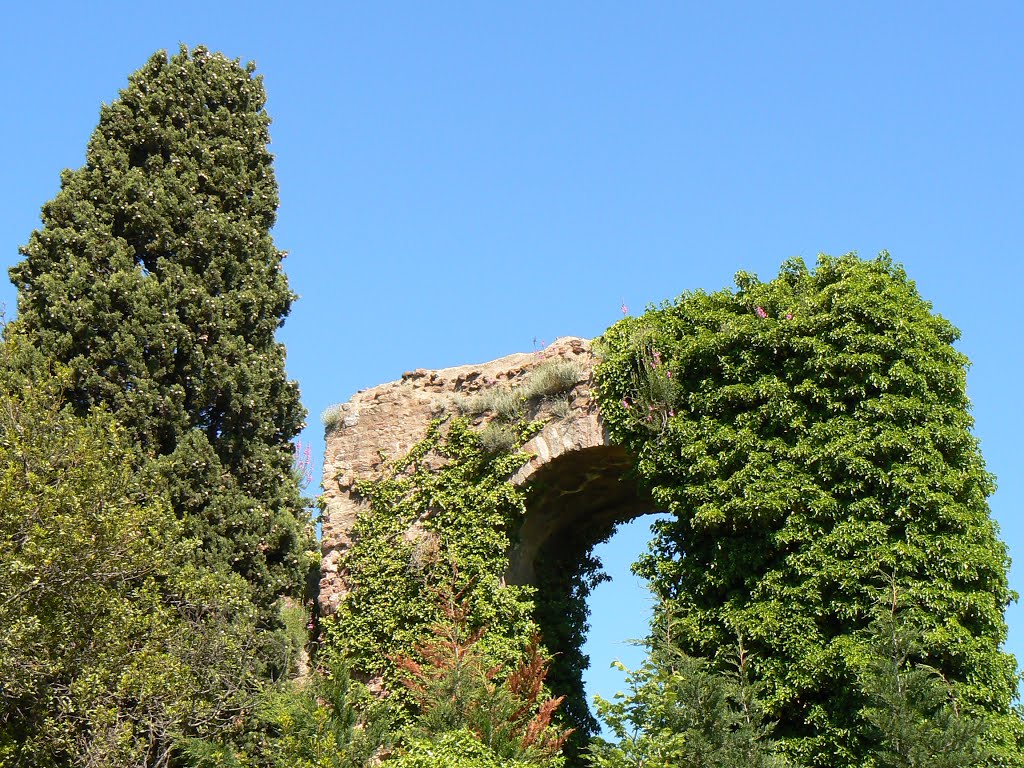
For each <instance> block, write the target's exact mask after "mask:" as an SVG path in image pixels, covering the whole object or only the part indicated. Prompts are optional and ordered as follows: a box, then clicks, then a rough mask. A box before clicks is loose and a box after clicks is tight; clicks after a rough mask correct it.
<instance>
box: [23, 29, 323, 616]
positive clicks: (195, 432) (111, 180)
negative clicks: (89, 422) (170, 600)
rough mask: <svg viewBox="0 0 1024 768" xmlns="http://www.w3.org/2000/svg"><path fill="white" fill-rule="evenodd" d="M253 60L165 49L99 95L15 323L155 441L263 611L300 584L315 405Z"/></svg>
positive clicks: (212, 559)
mask: <svg viewBox="0 0 1024 768" xmlns="http://www.w3.org/2000/svg"><path fill="white" fill-rule="evenodd" d="M253 71H254V69H253V66H252V65H251V64H250V65H248V66H247V67H243V66H241V65H240V64H239V63H238V62H237V61H231V60H229V59H227V58H225V57H224V56H222V55H221V54H217V53H210V52H209V51H207V50H206V49H205V48H201V47H199V48H195V49H194V50H191V51H189V50H187V49H186V48H184V47H182V49H181V50H180V52H179V53H177V54H176V55H173V56H171V57H170V58H168V57H167V55H166V54H164V53H163V52H161V53H157V54H156V55H154V56H153V57H152V58H151V59H150V60H149V61H148V62H147V63H146V65H145V66H144V67H143V68H142V69H140V70H139V71H138V72H136V73H135V74H133V75H132V76H131V77H130V78H129V81H128V86H127V87H126V88H125V89H124V90H123V91H121V93H120V96H119V98H118V99H116V100H115V101H114V102H113V103H112V104H109V105H106V106H104V107H102V109H101V110H100V119H99V125H98V126H97V128H96V130H95V132H94V133H93V136H92V138H91V139H90V141H89V144H88V148H87V150H86V160H85V165H84V166H83V167H81V168H79V169H77V170H73V171H72V170H68V171H64V172H63V174H62V175H61V189H60V192H59V193H58V194H57V196H56V197H55V198H54V199H53V200H51V201H50V202H48V203H47V204H46V205H45V206H44V207H43V211H42V227H41V228H40V229H38V230H36V231H35V232H33V233H32V235H31V237H30V239H29V242H28V244H27V245H26V246H24V247H23V248H22V249H21V254H22V255H23V256H24V260H23V261H21V262H20V263H19V264H18V265H16V266H15V267H13V268H12V269H11V270H10V275H11V279H12V281H13V282H14V284H15V285H16V286H17V288H18V291H19V294H18V320H17V325H18V326H20V328H21V330H22V331H23V332H24V333H26V334H27V335H28V336H29V338H30V339H31V341H32V343H33V344H35V345H37V346H38V347H39V349H41V350H42V351H43V352H44V353H45V354H46V355H47V356H48V357H50V358H51V359H53V360H57V361H60V362H62V363H65V364H67V365H68V366H69V367H70V369H71V371H72V378H71V385H70V387H69V392H68V397H69V401H70V403H71V404H72V405H73V406H74V408H75V409H76V411H77V412H78V413H79V414H80V415H82V414H85V413H87V412H88V411H89V410H90V409H93V408H95V407H97V406H102V407H106V408H108V409H110V411H111V412H112V413H113V414H114V415H115V416H116V418H117V420H118V421H119V422H120V423H121V424H123V425H124V427H125V428H126V430H127V433H128V435H129V437H130V439H131V440H132V441H133V442H134V444H135V445H136V446H137V451H138V456H139V457H140V459H141V458H143V457H156V458H157V461H156V465H157V467H158V469H159V471H160V472H162V473H163V475H164V476H165V477H166V478H167V481H168V485H169V493H170V498H171V502H172V504H173V507H174V510H175V512H176V513H177V514H178V516H179V518H180V519H181V520H183V521H184V523H185V525H186V531H187V533H188V534H189V535H190V536H195V537H198V538H199V539H200V540H201V542H202V547H201V549H200V550H198V553H197V556H198V557H199V558H200V560H201V562H202V563H203V564H204V565H213V566H218V567H228V568H230V569H232V570H234V571H235V572H236V573H238V574H240V575H242V576H243V577H244V578H245V579H246V580H247V581H248V582H249V583H250V584H251V585H252V587H253V589H254V590H255V594H256V597H257V603H258V605H259V606H260V607H261V610H262V611H263V616H264V620H266V619H268V618H269V617H271V616H272V615H273V612H272V611H271V605H272V604H273V602H274V600H275V599H276V598H277V597H278V596H279V595H281V594H283V593H290V594H296V593H298V592H300V591H301V588H302V585H303V564H302V559H303V558H302V552H303V550H304V549H306V548H308V540H307V534H306V533H305V527H304V523H305V521H306V516H305V513H304V510H303V507H304V501H303V499H302V498H301V495H300V493H299V490H298V488H297V485H296V482H295V478H294V476H293V473H292V471H291V467H292V446H291V442H292V440H293V438H294V437H295V435H296V434H297V433H298V431H299V429H300V428H301V423H302V419H303V416H304V412H303V409H302V406H301V404H300V402H299V395H298V389H297V386H296V384H295V383H294V382H291V381H288V379H287V378H286V375H285V370H284V357H285V353H284V348H283V346H282V345H281V344H279V343H277V342H276V341H275V339H274V334H275V331H276V329H277V328H278V327H279V326H280V325H281V324H282V322H283V321H284V318H285V316H286V315H287V314H288V311H289V307H290V304H291V302H292V300H293V298H294V296H293V294H292V293H291V291H290V290H289V288H288V282H287V279H286V277H285V275H284V273H283V272H282V270H281V260H282V258H283V256H284V254H283V253H282V252H281V251H278V250H277V249H276V248H275V246H274V243H273V240H272V239H271V236H270V228H271V226H272V225H273V223H274V219H275V215H276V209H277V204H278V199H277V184H276V181H275V178H274V173H273V169H272V166H271V160H272V158H271V155H270V153H269V152H268V151H267V142H268V140H269V134H268V125H269V122H270V120H269V118H268V117H267V114H266V111H265V109H264V101H265V95H264V90H263V85H262V82H261V80H260V78H259V77H256V76H254V74H253Z"/></svg>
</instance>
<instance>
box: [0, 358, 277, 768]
mask: <svg viewBox="0 0 1024 768" xmlns="http://www.w3.org/2000/svg"><path fill="white" fill-rule="evenodd" d="M70 375H71V374H70V372H69V371H67V370H66V369H63V368H57V369H56V372H55V373H53V372H51V369H50V367H49V366H48V365H45V364H44V363H42V362H41V360H40V359H39V357H38V355H36V354H34V353H33V352H32V351H31V350H30V349H29V348H28V347H27V346H25V345H24V344H23V343H22V341H21V340H20V339H17V338H11V339H9V340H8V341H7V342H6V343H3V344H0V543H2V546H0V627H3V631H2V632H0V764H2V765H4V766H11V767H12V768H14V767H16V766H25V768H30V767H34V766H42V765H46V766H54V767H58V766H128V765H152V766H162V765H166V764H167V761H168V760H169V759H170V756H171V752H172V748H173V743H174V740H175V738H177V737H178V736H180V735H182V734H200V733H204V732H207V731H210V730H217V729H219V728H223V727H225V726H226V725H227V724H228V723H230V722H231V721H233V720H234V719H235V718H237V717H238V716H239V715H240V713H241V712H242V711H243V710H244V707H245V705H246V703H247V701H248V698H249V692H250V691H252V690H253V689H254V686H255V684H256V681H257V678H258V675H259V673H260V670H261V667H260V665H259V663H258V662H257V661H256V657H257V656H259V655H260V654H259V653H258V652H257V651H258V650H259V649H258V648H256V647H255V646H254V643H255V638H254V629H255V622H256V609H255V607H254V606H253V605H252V603H251V602H249V600H248V597H247V594H248V589H247V587H246V584H245V582H244V581H242V580H241V579H240V578H239V577H237V576H230V575H217V574H214V573H210V572H206V571H204V570H202V569H200V568H197V567H195V566H194V565H193V564H192V561H193V551H194V548H195V546H196V543H197V542H195V541H194V540H189V539H186V538H184V537H183V535H182V526H181V523H180V521H178V519H177V518H176V516H175V515H174V514H173V512H172V511H171V509H170V506H169V504H168V503H167V500H166V495H165V491H164V489H163V487H162V485H163V484H162V482H161V481H160V478H158V477H152V476H147V475H145V474H140V473H138V472H137V471H136V468H135V455H134V451H133V450H132V448H131V445H130V442H128V441H127V440H126V438H125V434H124V431H123V429H122V428H121V427H120V426H119V425H117V424H116V422H115V421H114V419H113V418H111V416H110V415H109V414H107V413H104V412H102V411H99V410H94V411H92V412H90V413H89V414H88V415H87V416H86V417H84V418H82V417H78V416H76V415H74V414H73V413H72V412H71V410H70V409H69V408H67V407H65V403H64V401H63V399H62V398H63V394H62V393H63V391H64V390H65V389H66V387H67V386H68V384H69V377H70Z"/></svg>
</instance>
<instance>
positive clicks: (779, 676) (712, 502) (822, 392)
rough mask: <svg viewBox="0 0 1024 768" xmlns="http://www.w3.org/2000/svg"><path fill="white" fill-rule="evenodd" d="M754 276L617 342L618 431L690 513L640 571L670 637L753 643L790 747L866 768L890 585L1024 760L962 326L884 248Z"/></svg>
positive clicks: (779, 731)
mask: <svg viewBox="0 0 1024 768" xmlns="http://www.w3.org/2000/svg"><path fill="white" fill-rule="evenodd" d="M736 282H737V289H736V290H735V291H732V290H723V291H719V292H716V293H703V292H694V293H688V294H684V295H683V296H681V297H680V298H679V299H678V300H677V301H675V302H674V303H672V304H667V305H664V306H663V307H661V308H658V309H655V310H652V311H650V312H648V313H646V314H645V315H643V316H641V317H636V318H625V319H624V320H622V321H620V322H619V323H617V324H616V325H615V326H613V327H612V328H610V329H609V330H608V332H607V333H606V334H605V336H604V337H603V339H602V342H603V343H602V352H603V355H604V358H603V362H602V364H601V365H600V366H599V368H598V372H597V388H598V391H599V393H600V401H601V409H602V414H603V416H604V419H605V421H606V423H607V424H608V427H609V429H610V432H611V434H612V437H613V439H615V440H616V441H618V442H620V443H622V444H624V445H626V446H627V447H628V448H629V450H630V451H631V453H632V454H633V455H634V456H635V457H636V473H637V475H638V476H639V478H640V479H641V481H642V482H643V483H644V484H645V485H647V487H648V488H649V490H650V493H651V495H652V497H653V499H654V503H655V505H656V508H658V509H663V510H666V511H669V512H671V513H672V519H669V520H666V521H663V522H659V523H657V524H656V537H655V540H654V542H653V543H652V551H651V553H650V554H649V555H647V556H645V557H644V558H642V559H641V561H640V563H639V564H638V569H639V572H640V573H641V574H642V575H643V576H645V577H646V578H648V579H649V581H650V583H651V585H652V587H653V589H654V590H655V591H656V593H657V594H658V595H659V596H660V597H661V598H662V599H663V601H664V605H665V606H668V607H669V608H670V609H671V611H672V613H673V615H674V617H675V618H676V620H677V622H676V623H677V627H678V631H677V633H676V636H675V637H674V639H673V642H674V643H676V644H677V645H678V647H679V648H680V649H682V650H683V651H685V652H687V653H688V654H690V655H693V656H696V657H699V658H704V659H709V660H715V661H716V663H718V664H719V666H720V665H721V663H722V662H724V658H723V653H724V652H725V651H724V649H727V648H728V647H729V645H730V639H731V638H732V637H735V636H736V634H737V633H740V634H742V636H743V638H744V642H745V643H746V644H747V646H748V648H749V649H750V651H751V652H752V654H753V656H752V659H753V660H752V662H751V664H752V673H753V676H754V677H755V678H756V679H758V680H762V681H764V683H765V686H766V687H765V692H764V698H765V704H766V706H767V708H768V711H769V713H770V714H771V716H772V717H773V718H776V719H778V721H779V723H778V727H777V728H776V731H775V733H776V735H777V736H778V737H779V738H780V740H782V742H783V746H784V749H785V751H786V752H787V754H789V755H790V756H793V757H797V758H799V759H801V760H803V761H804V762H806V763H810V764H819V765H839V766H843V767H844V768H846V767H847V766H850V767H853V766H858V767H859V766H863V767H864V768H867V767H868V766H873V764H874V763H873V761H874V759H875V758H874V756H873V750H874V727H873V726H872V725H871V724H870V722H869V719H868V717H867V715H868V712H867V711H866V710H865V708H866V707H867V703H866V700H865V698H864V694H863V692H862V691H861V690H860V687H859V685H858V671H859V660H860V653H861V651H860V650H859V649H860V642H859V640H860V638H861V637H862V634H863V632H864V631H866V629H867V628H868V626H869V625H870V624H871V622H872V620H873V618H874V615H875V604H876V598H877V593H878V590H879V589H880V588H883V587H885V586H886V585H888V584H890V583H892V584H894V585H895V587H896V588H897V589H898V591H899V594H900V595H901V596H902V598H903V599H904V600H905V606H906V608H905V613H906V619H907V620H908V621H909V622H910V623H911V625H913V626H915V627H918V628H920V630H921V632H922V647H923V648H924V651H923V653H922V656H921V658H920V659H918V661H919V662H920V663H923V664H927V665H929V666H931V667H933V668H934V669H936V670H938V672H939V673H941V675H942V676H943V678H944V679H945V680H947V681H948V682H949V684H950V686H952V690H953V691H954V692H955V696H956V699H957V701H959V702H962V706H963V707H964V708H965V711H969V712H972V713H975V714H977V715H978V716H982V717H983V718H984V719H985V720H986V721H987V723H988V740H989V742H990V745H991V747H992V754H993V756H992V757H991V758H990V764H993V765H1020V764H1022V763H1024V755H1022V753H1021V751H1020V750H1021V748H1020V744H1021V743H1022V742H1021V740H1020V739H1021V735H1022V728H1021V725H1022V723H1021V719H1020V717H1019V716H1018V715H1017V713H1016V712H1015V711H1014V710H1013V708H1012V701H1013V699H1014V697H1015V695H1016V691H1017V673H1016V668H1015V661H1014V659H1013V657H1012V656H1010V655H1009V654H1007V653H1005V652H1004V651H1003V650H1002V649H1001V644H1002V643H1003V641H1004V640H1005V638H1006V623H1005V620H1004V611H1005V609H1006V606H1007V605H1008V603H1009V602H1010V600H1011V599H1013V593H1012V592H1011V590H1010V589H1009V586H1008V581H1007V566H1008V560H1007V555H1006V547H1005V546H1004V545H1003V543H1002V542H1001V541H1000V540H999V538H998V532H997V530H996V526H995V524H994V522H993V521H992V519H991V517H990V515H989V509H988V504H987V501H986V497H987V496H988V495H989V494H990V493H991V492H992V490H993V487H994V485H993V480H992V477H991V476H990V475H989V474H988V473H987V472H986V471H985V465H984V462H983V460H982V457H981V454H980V451H979V448H978V442H977V440H976V438H975V437H974V435H973V434H972V432H971V428H972V426H973V422H972V419H971V415H970V402H969V400H968V398H967V392H966V367H967V359H966V358H965V357H964V356H963V355H962V354H961V353H960V352H958V351H957V350H956V349H955V348H954V347H953V342H954V341H955V340H956V339H957V337H958V332H957V330H956V329H955V328H954V327H953V326H952V325H951V324H950V323H949V322H948V321H946V320H945V319H943V318H942V317H940V316H938V315H935V314H933V312H932V311H931V306H930V305H929V304H928V303H927V302H926V301H924V300H923V299H922V298H921V296H920V295H919V294H918V292H917V290H916V288H915V286H914V284H913V283H912V282H911V281H910V280H909V279H908V278H907V275H906V274H905V272H904V271H903V270H902V269H901V268H900V267H898V266H897V265H895V264H893V263H892V261H891V260H890V259H889V258H888V256H887V255H883V256H881V257H879V258H878V259H875V260H871V261H863V260H860V259H858V258H856V257H854V256H852V255H848V256H843V257H838V258H833V257H827V256H823V257H821V258H820V260H819V263H818V266H817V269H816V270H815V271H813V272H812V271H810V270H808V269H807V268H806V266H805V265H804V264H803V262H802V261H800V260H793V261H790V262H787V263H786V264H785V265H783V268H782V270H781V271H780V273H779V276H778V277H777V278H776V279H774V280H772V281H770V282H761V281H759V280H757V278H756V277H754V276H752V275H749V274H744V273H740V274H739V275H737V279H736Z"/></svg>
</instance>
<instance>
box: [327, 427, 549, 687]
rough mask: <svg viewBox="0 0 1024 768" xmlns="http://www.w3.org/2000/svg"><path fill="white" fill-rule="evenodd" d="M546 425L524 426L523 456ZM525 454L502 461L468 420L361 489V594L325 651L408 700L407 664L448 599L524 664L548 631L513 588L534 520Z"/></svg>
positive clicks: (355, 567)
mask: <svg viewBox="0 0 1024 768" xmlns="http://www.w3.org/2000/svg"><path fill="white" fill-rule="evenodd" d="M535 429H536V427H535V426H532V425H527V426H524V427H521V428H520V429H519V431H518V434H517V438H518V439H517V442H516V448H518V447H519V446H521V445H522V443H523V441H524V440H525V439H528V437H529V436H530V434H531V433H532V431H535ZM525 460H526V456H525V455H524V454H522V453H520V452H518V451H517V450H511V451H502V452H498V453H494V452H491V451H488V450H486V449H485V448H484V446H483V444H482V442H481V439H480V436H479V433H478V432H476V431H474V430H473V429H472V428H471V427H470V425H469V422H468V421H467V420H465V419H462V418H455V419H451V420H438V421H435V422H433V423H432V424H431V425H430V428H429V430H428V433H427V435H426V437H424V439H423V440H421V441H420V442H419V443H418V444H417V445H416V446H415V447H414V448H413V449H412V450H411V451H410V452H409V454H407V455H406V456H404V457H401V458H399V459H397V460H395V461H393V462H392V463H390V465H389V466H388V467H387V470H386V472H385V473H384V474H383V476H382V477H381V478H380V479H378V480H375V481H366V482H364V483H363V484H362V485H361V486H360V487H359V491H360V493H362V494H363V495H364V496H365V498H366V500H367V502H368V511H367V512H366V513H365V514H362V515H361V516H360V518H359V520H358V522H357V523H356V525H355V527H354V529H353V531H352V537H353V545H352V548H351V549H350V550H349V551H348V553H347V554H346V557H345V560H344V567H345V569H346V580H347V581H348V583H349V584H350V585H352V587H353V589H352V591H351V592H349V593H348V594H347V595H346V597H345V598H344V599H343V600H342V602H341V604H340V605H339V607H338V610H337V612H336V614H335V616H334V617H333V618H332V620H330V621H329V622H327V623H326V626H325V634H326V638H325V639H326V648H327V649H328V652H329V653H340V654H342V655H344V656H345V657H346V659H347V661H348V662H349V663H350V664H352V665H353V666H354V667H355V668H356V669H358V670H360V671H362V672H364V673H366V674H368V675H371V676H376V677H380V678H381V679H382V681H383V684H384V687H385V688H386V689H387V690H388V691H389V692H391V694H392V696H394V697H396V698H397V699H398V700H401V699H402V695H401V686H400V685H398V684H397V683H398V676H397V674H396V670H395V664H394V661H393V660H394V659H395V658H396V656H398V655H410V654H412V652H413V646H414V645H415V643H416V642H417V641H418V640H422V639H423V638H424V636H425V635H426V634H427V632H428V628H429V626H430V625H431V624H433V623H435V622H437V621H438V620H440V619H441V618H442V616H441V613H440V608H441V605H440V603H439V601H442V600H444V599H445V596H446V595H447V596H451V595H455V594H461V595H463V599H465V600H467V601H468V603H469V605H470V606H471V612H470V615H469V617H468V621H469V624H470V625H471V627H472V628H476V627H486V628H487V632H486V634H485V635H484V637H483V639H482V640H481V641H480V643H479V645H478V650H480V651H481V652H483V653H484V654H485V655H486V656H487V657H488V658H490V659H491V660H492V661H493V663H495V664H505V665H507V666H508V667H509V668H511V667H512V666H514V662H516V661H517V660H518V659H519V657H520V656H521V654H522V652H523V651H524V650H525V649H526V648H527V647H528V645H529V643H530V640H531V638H532V637H533V636H534V634H535V633H536V631H537V627H536V625H535V623H534V621H533V618H532V609H533V603H532V595H533V589H532V588H531V587H526V586H513V585H508V586H506V585H505V584H504V580H503V576H504V573H505V570H506V568H507V565H508V560H507V556H508V550H509V547H510V545H511V541H512V539H511V537H512V535H513V532H514V530H515V528H516V527H517V526H518V524H519V523H520V522H521V519H522V516H523V514H524V511H525V510H524V505H523V491H522V490H521V489H518V488H516V487H515V486H513V485H512V484H511V483H510V482H509V478H510V477H511V476H512V474H513V473H514V472H515V471H516V470H517V469H518V468H519V467H520V466H522V464H523V463H524V461H525Z"/></svg>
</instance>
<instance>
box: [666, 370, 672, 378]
mask: <svg viewBox="0 0 1024 768" xmlns="http://www.w3.org/2000/svg"><path fill="white" fill-rule="evenodd" d="M665 375H666V376H668V377H669V378H670V379H671V378H672V371H665Z"/></svg>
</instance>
